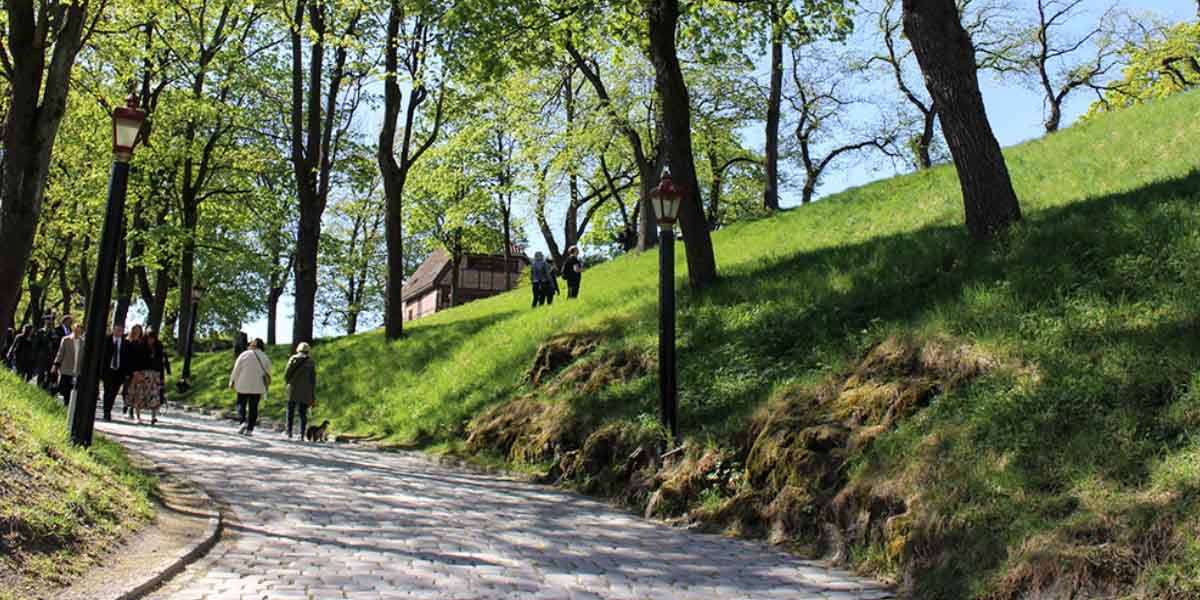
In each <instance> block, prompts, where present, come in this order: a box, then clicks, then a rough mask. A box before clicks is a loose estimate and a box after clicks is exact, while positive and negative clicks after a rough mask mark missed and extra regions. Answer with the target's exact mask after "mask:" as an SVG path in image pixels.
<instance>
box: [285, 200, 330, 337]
mask: <svg viewBox="0 0 1200 600" xmlns="http://www.w3.org/2000/svg"><path fill="white" fill-rule="evenodd" d="M313 195H315V193H314V192H312V191H307V192H306V191H302V192H301V193H300V225H299V227H298V228H297V229H298V232H297V236H296V271H295V277H296V286H295V287H296V300H295V312H294V313H293V314H294V316H293V318H292V343H293V344H299V343H300V342H311V341H312V339H313V323H314V321H315V320H316V315H317V311H316V309H317V255H318V252H319V245H320V241H321V213H322V212H323V211H321V210H318V208H317V207H318V204H317V200H316V199H315V198H312V197H311V196H313ZM305 196H310V197H309V198H307V199H306V198H305Z"/></svg>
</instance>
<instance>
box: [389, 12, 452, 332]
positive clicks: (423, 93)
mask: <svg viewBox="0 0 1200 600" xmlns="http://www.w3.org/2000/svg"><path fill="white" fill-rule="evenodd" d="M405 8H406V7H405V6H402V4H401V2H400V0H391V9H390V11H389V13H388V24H387V36H386V38H385V40H384V73H385V75H384V80H383V125H382V127H380V130H379V146H378V152H377V155H376V159H377V161H378V163H379V173H380V175H381V176H382V178H383V194H384V197H385V199H386V201H387V211H386V215H385V217H384V241H385V243H386V244H387V282H386V284H385V289H384V308H383V321H384V336H385V337H386V338H387V339H389V340H395V339H399V338H400V337H401V336H403V335H404V275H405V273H404V186H405V183H406V182H407V181H408V173H409V171H410V170H412V166H413V164H415V163H416V162H417V160H418V159H419V158H420V157H421V155H422V154H424V153H425V151H426V150H428V149H429V147H430V146H431V145H432V144H433V142H434V140H436V139H437V137H438V131H439V130H440V129H441V125H442V101H443V98H442V96H440V95H439V97H438V99H437V108H436V109H435V111H434V120H433V131H432V133H430V135H429V138H428V139H427V140H425V142H424V143H422V144H420V145H419V146H417V147H416V148H415V149H414V148H413V144H414V140H413V126H414V124H415V122H416V118H417V111H418V109H419V108H420V107H421V105H422V104H424V103H425V100H426V99H427V98H428V96H429V91H428V88H426V87H425V82H424V80H422V81H421V83H418V84H415V85H414V86H413V88H412V89H411V90H410V92H409V96H408V105H407V107H406V110H405V118H404V135H403V139H402V141H401V144H400V154H399V156H398V157H397V155H396V134H397V122H398V120H399V118H400V103H401V102H402V101H403V93H402V92H401V90H400V82H399V81H398V77H399V69H400V57H399V47H400V44H402V43H407V44H410V45H411V47H410V48H409V49H410V50H412V51H413V52H412V55H413V56H415V57H418V58H416V59H415V60H417V61H424V60H426V59H427V57H426V54H425V52H424V49H425V48H426V46H427V45H428V43H429V41H430V40H429V38H428V36H429V35H431V29H430V28H431V27H432V24H431V23H430V22H429V21H427V20H426V18H425V17H424V16H418V17H417V18H416V23H415V24H414V27H413V31H412V32H411V36H410V37H408V38H407V40H406V39H405V38H404V37H403V36H402V35H401V31H400V29H401V27H400V26H401V21H402V20H403V18H404V11H405ZM409 67H410V68H412V69H414V70H419V67H420V64H412V65H409ZM413 76H414V77H416V74H415V73H414V74H413Z"/></svg>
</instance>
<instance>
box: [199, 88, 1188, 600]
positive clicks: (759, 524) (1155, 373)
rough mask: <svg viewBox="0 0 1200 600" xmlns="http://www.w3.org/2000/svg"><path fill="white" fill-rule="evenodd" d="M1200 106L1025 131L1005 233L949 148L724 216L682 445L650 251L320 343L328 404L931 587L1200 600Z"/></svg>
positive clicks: (689, 315)
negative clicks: (905, 167)
mask: <svg viewBox="0 0 1200 600" xmlns="http://www.w3.org/2000/svg"><path fill="white" fill-rule="evenodd" d="M1197 114H1200V95H1198V94H1188V95H1184V96H1181V97H1178V98H1174V99H1171V100H1168V101H1162V102H1157V103H1154V104H1152V105H1149V106H1144V107H1139V108H1135V109H1131V110H1128V111H1124V112H1120V113H1116V114H1112V115H1108V116H1104V117H1102V118H1099V119H1097V120H1095V121H1092V122H1089V123H1084V124H1081V125H1077V126H1075V127H1072V128H1070V129H1069V130H1066V131H1063V132H1060V133H1058V134H1055V135H1051V136H1048V137H1046V138H1044V139H1041V140H1037V141H1033V142H1030V143H1026V144H1023V145H1021V146H1018V147H1015V148H1012V149H1010V150H1009V151H1008V152H1007V153H1006V156H1007V159H1008V165H1009V169H1010V171H1011V173H1012V176H1013V180H1014V185H1015V186H1016V189H1017V192H1018V194H1019V195H1020V198H1021V201H1022V207H1023V209H1024V213H1025V221H1024V222H1023V223H1021V224H1020V225H1019V226H1018V227H1016V228H1015V229H1014V230H1013V231H1012V232H1011V233H1009V234H1007V235H1006V236H1004V237H1003V238H1002V239H1000V240H997V241H995V242H993V243H990V244H978V243H974V242H972V241H971V240H970V239H969V238H968V237H967V234H966V230H965V228H964V227H963V225H962V206H961V198H960V193H959V187H958V181H957V178H956V176H955V173H954V171H953V170H952V169H951V168H946V167H942V168H937V169H933V170H930V171H927V172H921V173H915V174H911V175H906V176H902V177H897V178H894V179H890V180H886V181H881V182H878V183H874V184H871V185H867V186H864V187H861V188H857V189H852V190H848V191H846V192H843V193H841V194H837V195H835V196H832V197H830V198H827V199H825V200H823V201H821V202H818V203H815V204H813V205H810V206H806V207H803V208H802V209H799V210H794V211H790V212H787V213H784V214H781V215H778V216H777V217H775V218H771V219H767V220H762V221H757V222H749V223H742V224H738V225H735V226H732V227H729V228H727V229H724V230H722V231H720V232H718V233H717V234H716V235H715V244H716V256H717V260H718V263H719V266H720V271H721V275H722V282H721V284H720V285H719V286H718V287H717V288H715V289H713V290H710V291H707V292H704V293H699V294H697V293H691V292H688V291H682V292H681V295H680V297H679V301H678V303H679V316H678V323H679V348H680V349H679V352H680V358H679V363H680V374H679V382H680V388H681V389H680V403H681V429H682V432H683V437H684V439H685V441H687V442H688V450H687V451H686V452H683V453H680V454H677V455H676V456H674V457H671V458H669V459H667V460H659V459H658V458H657V453H655V452H649V451H647V450H650V449H653V448H654V447H655V446H657V445H659V444H661V443H662V439H661V436H662V433H661V431H660V430H658V429H657V428H656V426H655V424H654V417H653V415H654V414H656V412H657V408H656V407H657V399H656V391H655V387H654V378H653V371H654V368H653V361H654V355H655V335H656V324H657V321H656V318H657V317H656V303H657V296H656V273H657V271H656V269H657V256H656V255H655V254H654V253H647V254H645V255H641V256H628V257H624V258H621V259H618V260H615V261H612V262H611V263H608V264H605V265H602V266H599V267H597V268H595V269H592V270H590V271H588V272H587V273H585V275H584V280H583V291H582V298H581V299H580V300H578V301H574V302H562V301H560V302H558V303H556V304H555V305H554V306H553V307H550V308H548V309H538V310H530V308H529V294H528V293H527V292H526V291H524V290H523V291H521V292H519V293H510V294H507V295H504V296H501V297H497V298H493V299H489V300H485V301H480V302H476V303H472V304H469V305H467V306H464V307H461V308H458V309H455V310H452V311H448V312H445V313H440V314H438V315H435V316H433V317H431V318H428V319H424V320H421V321H419V322H417V323H414V324H412V325H411V326H410V327H409V328H408V329H407V336H406V337H405V339H403V340H401V341H398V342H395V343H388V342H386V341H385V340H384V339H383V337H382V335H381V333H380V332H372V333H368V334H364V335H359V336H354V337H351V338H343V339H337V340H331V341H327V342H325V343H322V344H320V345H318V346H317V348H316V350H315V354H314V356H315V358H316V360H317V362H318V365H319V369H320V375H319V377H320V381H319V395H320V402H321V407H320V408H319V410H318V414H319V415H320V416H321V417H322V418H324V417H328V418H330V419H332V420H333V423H334V428H335V430H337V431H349V432H357V433H361V434H376V435H381V436H386V438H387V439H389V440H392V441H400V442H411V443H413V444H415V445H419V446H423V447H430V448H433V449H438V450H451V451H459V452H466V453H471V454H474V455H476V456H479V457H482V458H483V459H491V460H501V461H504V462H506V463H508V464H511V465H518V466H523V468H528V469H531V470H535V471H538V472H542V473H545V474H546V476H547V478H548V479H554V480H560V481H563V482H565V483H569V484H571V485H575V486H577V487H578V488H580V489H582V490H584V491H587V492H591V493H596V494H601V495H608V496H613V497H617V498H619V499H620V500H622V501H624V502H627V503H629V504H630V505H632V506H634V507H636V508H637V509H639V510H646V511H647V512H649V513H652V514H656V515H658V516H662V517H666V518H673V519H677V520H679V521H684V522H699V523H702V524H705V525H706V526H707V527H709V528H711V529H713V530H719V531H723V532H726V533H731V534H738V535H750V536H763V537H766V538H768V539H771V540H772V541H777V542H780V543H788V544H791V545H793V546H795V547H796V548H797V549H798V550H800V551H803V552H806V553H811V554H825V555H835V556H837V557H839V558H842V559H845V560H848V561H850V562H851V563H853V564H855V565H857V566H859V567H861V568H862V569H863V570H866V571H871V572H875V573H884V574H890V575H893V576H895V577H896V578H897V579H898V580H899V581H900V582H901V583H902V585H903V587H904V589H906V590H907V591H909V592H911V593H912V594H913V595H914V596H916V597H922V598H948V599H949V598H955V599H957V598H971V597H979V598H1016V597H1022V595H1024V594H1030V593H1035V592H1041V593H1044V594H1049V595H1050V596H1052V597H1058V596H1060V595H1061V596H1063V597H1065V596H1067V595H1069V594H1071V593H1081V594H1101V595H1134V596H1139V595H1140V596H1144V597H1154V598H1169V597H1175V598H1193V597H1196V596H1197V595H1200V583H1198V582H1200V541H1197V540H1200V388H1198V386H1197V384H1200V301H1198V300H1197V291H1198V290H1200V210H1198V209H1200V205H1198V202H1200V152H1197V151H1196V147H1197V144H1198V142H1200V121H1198V120H1197V119H1196V118H1195V116H1196V115H1197ZM1001 126H1002V125H1001ZM679 254H680V255H681V257H682V254H683V253H682V251H680V252H679ZM685 269H686V266H685V265H684V264H683V262H682V258H681V262H680V264H679V266H678V272H679V273H680V284H681V285H682V282H683V281H684V274H685ZM283 352H284V350H283V349H277V351H275V353H274V354H273V356H274V357H275V358H276V360H277V361H279V362H277V364H282V360H283V359H284V354H283ZM231 359H232V356H231V355H230V354H228V353H222V354H220V355H209V356H203V357H200V358H199V359H198V361H197V364H198V368H197V372H198V374H199V375H198V377H197V381H198V383H199V385H198V387H197V390H196V392H195V393H194V401H196V402H199V403H203V404H209V405H214V406H223V407H229V406H231V405H232V397H231V396H230V395H229V394H228V393H227V392H226V391H225V390H224V385H225V383H226V381H227V377H228V368H229V366H230V363H231ZM281 379H282V378H281V377H277V378H276V384H275V389H273V391H272V396H271V398H270V400H269V401H268V403H267V413H268V414H270V413H272V412H279V411H280V410H281V409H280V407H281V406H282V399H283V393H284V392H283V387H282V382H281V381H280V380H281ZM639 448H641V449H642V451H641V452H639V451H638V449H639Z"/></svg>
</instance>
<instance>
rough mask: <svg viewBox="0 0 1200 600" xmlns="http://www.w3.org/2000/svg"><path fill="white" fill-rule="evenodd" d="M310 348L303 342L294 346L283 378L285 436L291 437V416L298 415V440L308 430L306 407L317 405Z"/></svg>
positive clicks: (315, 373) (315, 367) (302, 438)
mask: <svg viewBox="0 0 1200 600" xmlns="http://www.w3.org/2000/svg"><path fill="white" fill-rule="evenodd" d="M310 352H311V349H310V348H309V345H308V344H307V343H305V342H300V344H299V345H298V346H296V354H294V355H292V357H291V358H289V359H288V363H287V370H286V371H284V373H283V380H284V382H286V383H287V390H288V407H287V436H288V439H291V437H292V423H293V418H294V417H295V416H296V414H297V413H299V415H300V440H301V441H303V440H304V432H305V431H307V430H308V409H310V408H313V407H314V406H316V405H317V366H316V365H315V364H313V360H312V357H311V356H309V353H310Z"/></svg>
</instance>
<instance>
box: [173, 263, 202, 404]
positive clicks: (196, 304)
mask: <svg viewBox="0 0 1200 600" xmlns="http://www.w3.org/2000/svg"><path fill="white" fill-rule="evenodd" d="M206 291H208V288H206V287H204V286H203V285H200V284H196V285H193V286H192V318H191V319H190V320H189V326H188V331H187V343H186V344H185V345H184V346H185V353H184V356H183V374H182V375H180V376H179V383H177V384H175V389H178V390H179V392H180V393H183V392H186V391H188V390H189V389H191V387H192V346H193V345H194V344H195V343H196V315H197V314H199V313H200V299H201V298H203V297H204V292H206Z"/></svg>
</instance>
